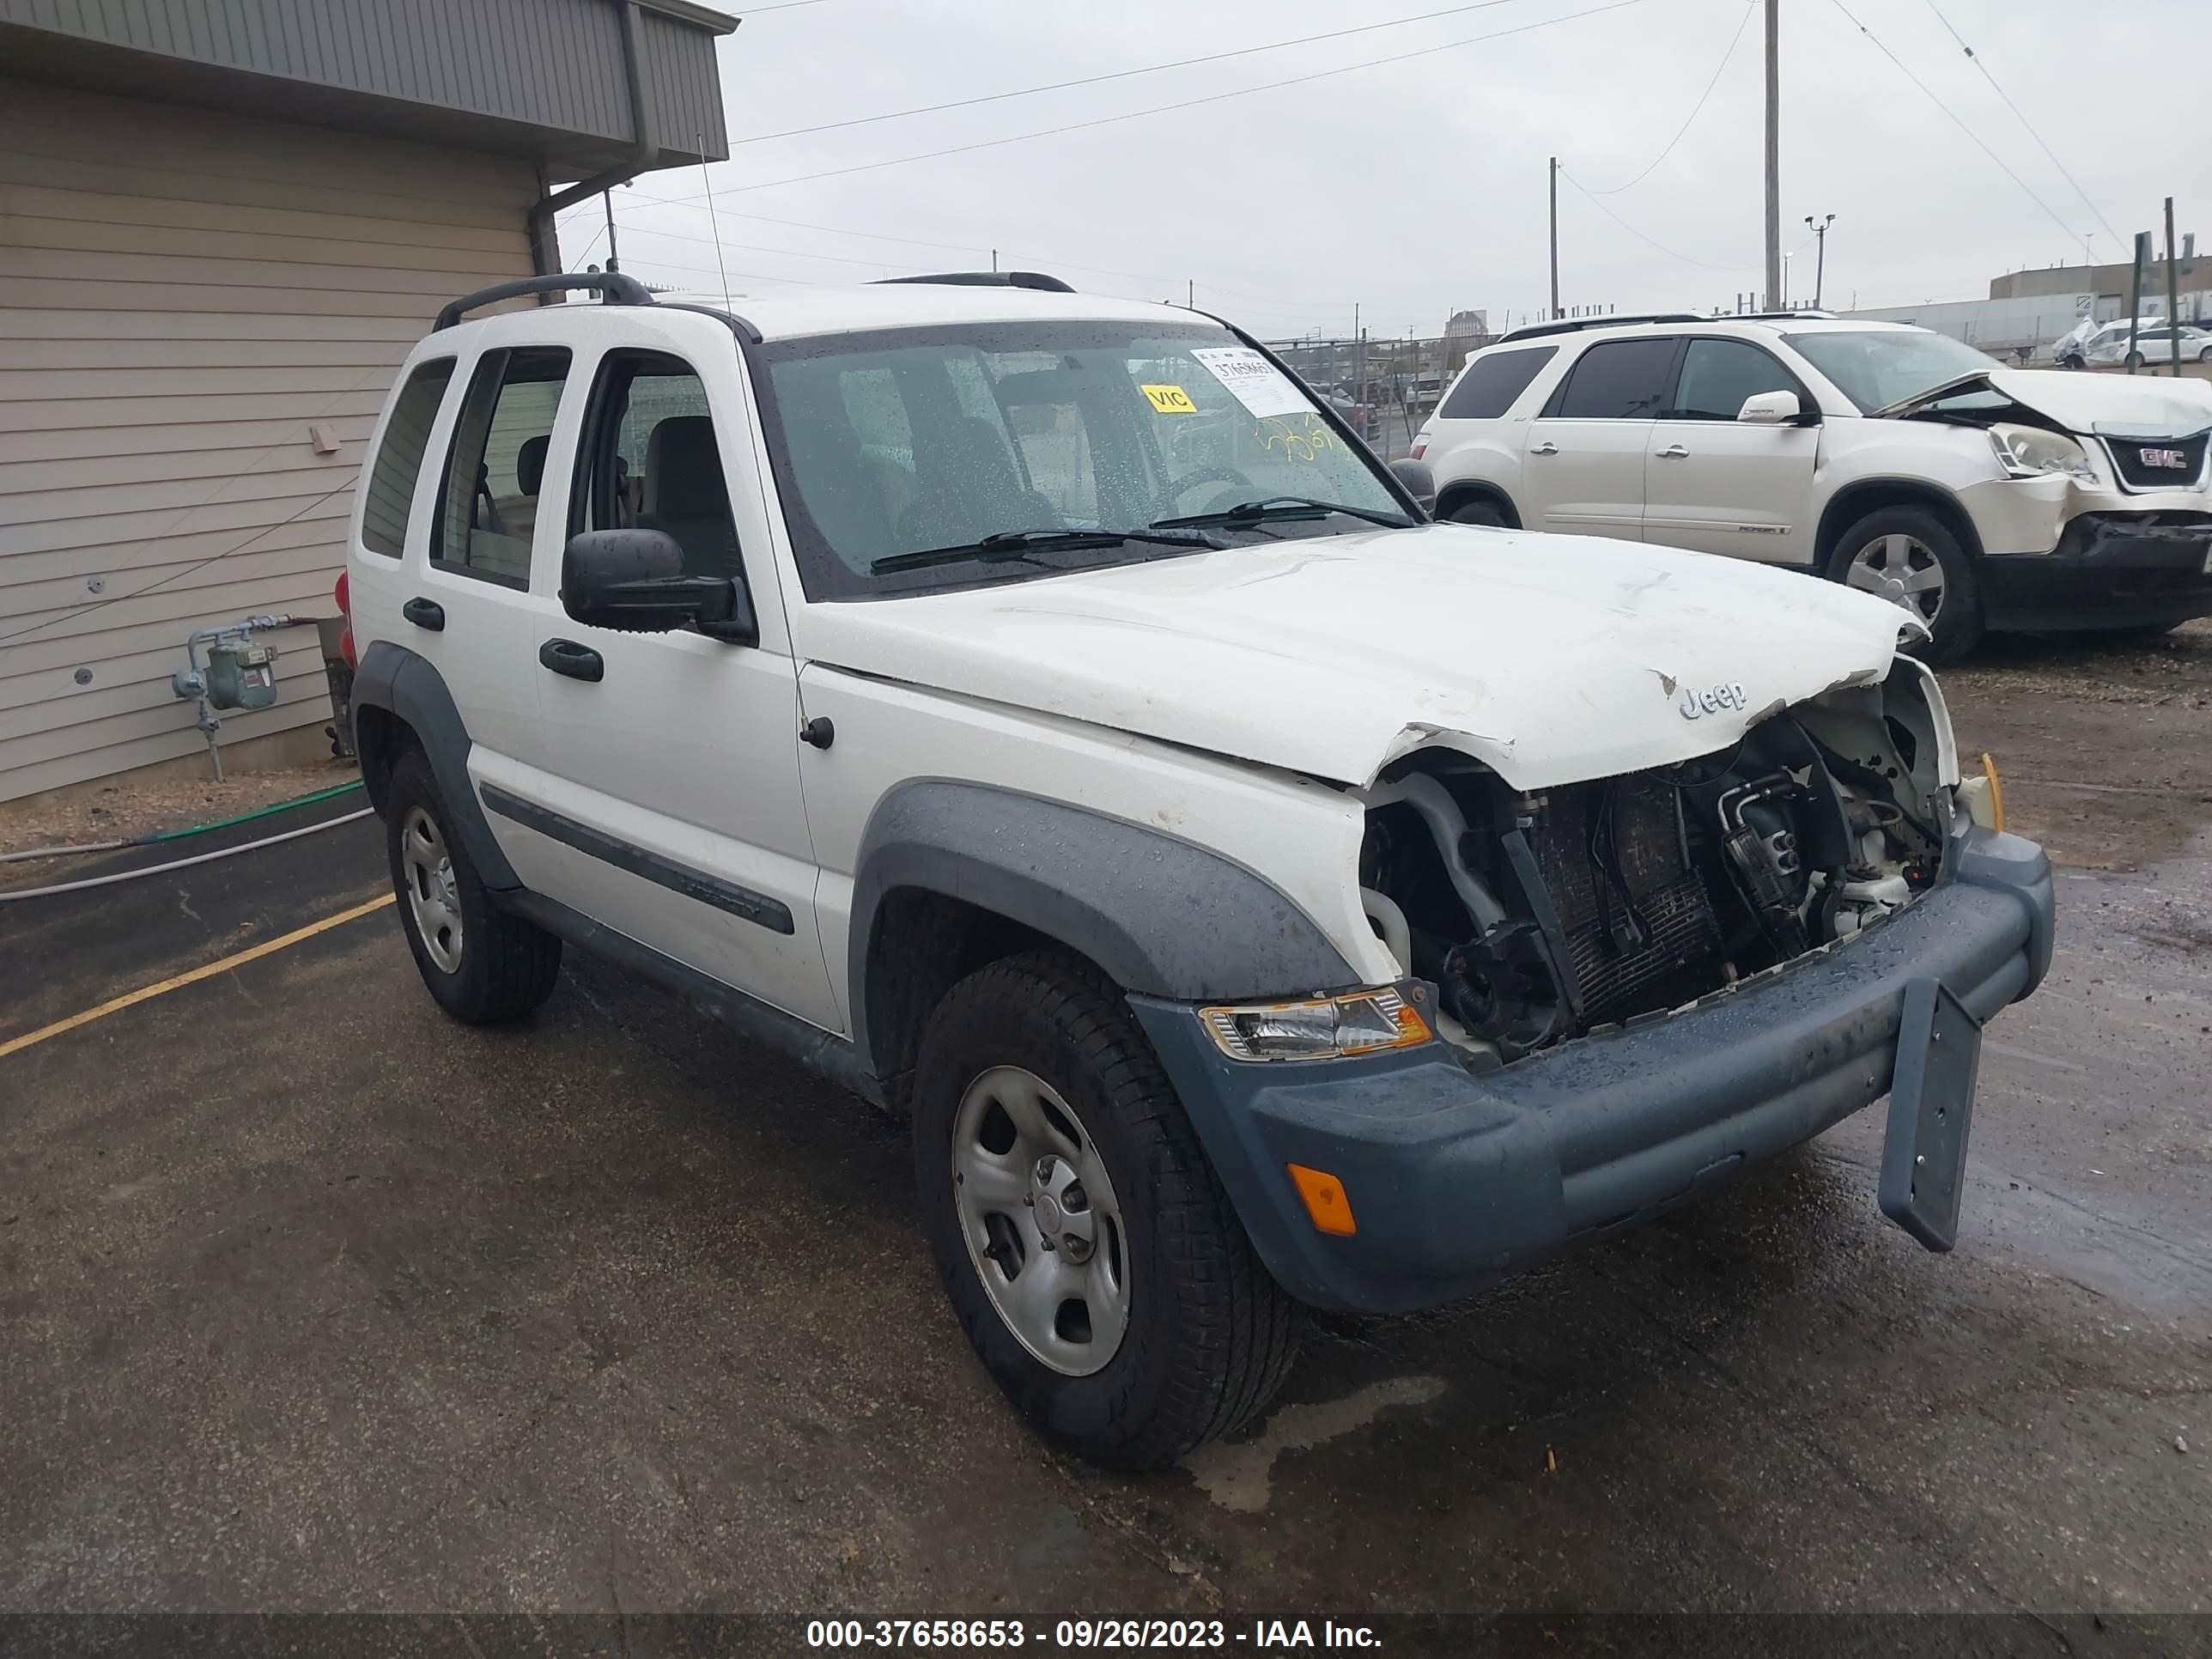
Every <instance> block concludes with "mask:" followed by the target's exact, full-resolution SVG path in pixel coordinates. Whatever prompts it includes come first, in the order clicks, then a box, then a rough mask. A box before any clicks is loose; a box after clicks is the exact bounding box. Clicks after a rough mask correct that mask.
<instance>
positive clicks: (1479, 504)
mask: <svg viewBox="0 0 2212 1659" xmlns="http://www.w3.org/2000/svg"><path fill="white" fill-rule="evenodd" d="M1444 517H1446V518H1447V519H1449V520H1451V521H1452V522H1453V523H1454V524H1484V525H1488V526H1491V527H1492V529H1495V530H1504V529H1507V528H1510V526H1508V525H1507V524H1506V522H1505V514H1504V512H1503V511H1502V510H1500V508H1499V507H1498V503H1497V502H1496V501H1491V500H1489V499H1488V498H1487V497H1485V496H1477V497H1476V498H1475V499H1474V501H1462V502H1461V503H1460V504H1459V505H1458V506H1457V507H1454V508H1452V510H1451V511H1450V512H1449V513H1445V514H1444Z"/></svg>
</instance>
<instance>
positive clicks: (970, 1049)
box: [914, 952, 1301, 1469]
mask: <svg viewBox="0 0 2212 1659" xmlns="http://www.w3.org/2000/svg"><path fill="white" fill-rule="evenodd" d="M914 1149H915V1182H916V1186H917V1187H918V1188H919V1191H920V1196H921V1215H922V1225H923V1227H924V1229H925V1231H927V1234H928V1237H929V1243H930V1249H931V1252H932V1254H933V1255H934V1256H935V1258H936V1261H937V1270H938V1274H939V1277H940V1278H941V1279H943V1281H944V1284H945V1293H946V1295H947V1296H948V1297H950V1298H951V1303H952V1306H953V1310H954V1311H955V1312H956V1313H957V1314H958V1316H959V1318H960V1323H961V1326H962V1328H963V1329H964V1330H965V1331H966V1332H967V1334H968V1339H969V1341H970V1342H972V1343H973V1344H974V1345H975V1352H976V1353H977V1354H978V1355H979V1356H980V1357H981V1359H982V1361H983V1364H984V1367H985V1369H986V1370H988V1371H989V1372H990V1373H991V1376H992V1377H993V1379H994V1381H996V1382H997V1383H998V1384H999V1386H1000V1389H1003V1390H1005V1392H1006V1397H1007V1398H1008V1399H1009V1400H1010V1401H1012V1402H1013V1404H1014V1406H1015V1407H1016V1408H1017V1409H1018V1411H1019V1412H1020V1413H1022V1415H1023V1416H1024V1417H1025V1418H1026V1419H1029V1421H1030V1424H1031V1425H1034V1426H1035V1427H1036V1430H1037V1431H1039V1432H1040V1433H1042V1435H1044V1436H1045V1437H1047V1438H1048V1439H1049V1440H1052V1441H1054V1443H1058V1444H1060V1445H1061V1446H1063V1447H1065V1448H1066V1449H1068V1450H1070V1451H1073V1452H1074V1453H1076V1454H1077V1455H1079V1456H1082V1457H1085V1458H1087V1459H1089V1460H1090V1461H1091V1462H1095V1463H1099V1464H1103V1465H1104V1466H1107V1467H1109V1468H1125V1469H1137V1468H1157V1467H1159V1466H1160V1465H1163V1464H1166V1463H1170V1462H1174V1461H1175V1460H1176V1458H1178V1457H1181V1456H1182V1455H1184V1454H1185V1453H1187V1452H1188V1451H1190V1450H1191V1449H1193V1448H1194V1447H1196V1446H1198V1445H1200V1444H1201V1443H1204V1442H1206V1441H1207V1440H1210V1439H1212V1438H1213V1437H1216V1436H1218V1435H1221V1434H1225V1433H1227V1432H1229V1431H1231V1430H1232V1429H1234V1428H1236V1427H1237V1425H1239V1424H1241V1423H1243V1422H1245V1421H1246V1420H1248V1419H1250V1418H1251V1417H1252V1416H1254V1415H1255V1413H1258V1412H1260V1411H1261V1410H1262V1409H1263V1408H1264V1407H1266V1405H1267V1401H1269V1400H1270V1399H1271V1398H1272V1397H1273V1395H1274V1392H1275V1390H1276V1389H1277V1388H1278V1387H1279V1386H1280V1384H1281V1383H1282V1380H1283V1378H1284V1377H1285V1376H1286V1375H1287V1374H1288V1372H1289V1370H1290V1367H1291V1361H1292V1360H1293V1359H1294V1358H1296V1356H1297V1338H1298V1334H1299V1328H1300V1324H1301V1320H1300V1317H1299V1313H1298V1309H1297V1304H1295V1303H1293V1302H1292V1301H1291V1299H1290V1297H1287V1296H1286V1295H1285V1294H1284V1292H1283V1291H1282V1290H1281V1289H1280V1287H1279V1286H1278V1285H1276V1284H1275V1282H1274V1280H1273V1279H1271V1278H1270V1277H1268V1274H1267V1269H1266V1268H1265V1267H1262V1266H1261V1263H1260V1261H1259V1258H1258V1257H1257V1256H1256V1255H1255V1254H1254V1252H1253V1249H1252V1246H1251V1243H1250V1241H1249V1239H1248V1238H1247V1237H1245V1234H1244V1229H1243V1225H1242V1224H1241V1223H1240V1222H1239V1221H1238V1220H1237V1214H1236V1212H1235V1210H1234V1209H1233V1208H1232V1207H1231V1205H1230V1202H1229V1199H1228V1195H1227V1194H1225V1192H1224V1191H1223V1190H1222V1188H1221V1183H1220V1181H1219V1180H1218V1177H1217V1176H1215V1175H1214V1172H1213V1169H1212V1165H1211V1164H1208V1163H1207V1162H1206V1154H1205V1152H1204V1151H1203V1150H1202V1149H1201V1148H1200V1146H1199V1144H1198V1137H1197V1134H1196V1133H1195V1132H1194V1130H1193V1129H1192V1127H1191V1126H1190V1121H1189V1120H1188V1118H1187V1117H1186V1116H1185V1115H1183V1111H1182V1106H1181V1104H1180V1103H1178V1102H1177V1101H1176V1097H1175V1091H1174V1090H1173V1089H1172V1088H1171V1087H1170V1085H1169V1083H1168V1080H1167V1078H1166V1075H1165V1074H1164V1073H1163V1072H1162V1071H1161V1070H1160V1066H1159V1061H1158V1059H1157V1058H1156V1057H1155V1056H1154V1055H1153V1054H1152V1046H1151V1044H1150V1043H1149V1042H1146V1038H1145V1036H1144V1033H1143V1031H1142V1030H1139V1027H1138V1025H1137V1023H1136V1021H1135V1018H1133V1016H1132V1015H1131V1014H1130V1012H1129V1008H1128V1005H1127V1002H1126V1001H1125V1000H1123V999H1122V998H1121V995H1120V994H1118V993H1117V992H1116V991H1115V989H1114V987H1112V986H1111V985H1109V983H1107V982H1106V981H1104V980H1103V978H1102V977H1100V976H1099V975H1098V974H1097V971H1096V970H1095V969H1091V968H1090V967H1088V966H1087V965H1085V964H1084V963H1079V962H1077V961H1075V960H1073V958H1069V957H1061V956H1059V955H1057V954H1054V953H1049V952H1039V953H1036V954H1034V955H1029V956H1023V957H1013V958H1011V959H1009V960H1007V961H1004V962H999V963H992V964H990V965H989V966H987V967H985V968H982V969H978V970H977V971H976V972H975V973H974V974H972V975H969V977H968V978H966V979H964V980H963V981H961V982H960V983H959V984H958V985H956V986H955V987H953V988H952V989H951V991H950V992H949V993H947V994H946V995H945V1000H944V1001H943V1002H941V1003H940V1004H939V1005H938V1007H937V1009H936V1012H934V1013H933V1016H932V1017H931V1019H930V1024H929V1028H928V1030H927V1032H926V1033H925V1034H924V1036H923V1039H922V1044H921V1055H920V1057H919V1060H918V1061H917V1064H916V1066H915V1089H914Z"/></svg>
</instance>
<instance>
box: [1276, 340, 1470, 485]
mask: <svg viewBox="0 0 2212 1659" xmlns="http://www.w3.org/2000/svg"><path fill="white" fill-rule="evenodd" d="M1487 343H1488V341H1487V339H1486V338H1481V337H1468V336H1464V335H1461V336H1454V337H1449V338H1448V337H1443V336H1441V335H1431V336H1430V337H1427V338H1425V339H1423V338H1398V339H1387V340H1384V339H1376V338H1375V337H1372V336H1367V337H1362V338H1358V339H1333V340H1323V339H1314V338H1310V337H1309V338H1306V339H1301V340H1270V341H1268V342H1267V349H1269V350H1270V351H1272V352H1273V353H1274V354H1275V355H1276V356H1278V357H1280V358H1281V359H1282V360H1283V361H1284V362H1285V363H1287V364H1289V365H1290V367H1291V369H1293V370H1294V371H1295V372H1296V373H1297V375H1298V378H1299V379H1301V380H1304V382H1305V383H1306V384H1307V385H1308V386H1310V387H1312V388H1313V390H1314V392H1315V393H1316V395H1317V396H1318V397H1320V398H1322V399H1323V400H1324V401H1326V402H1328V403H1329V404H1334V406H1335V409H1336V411H1337V413H1338V414H1340V415H1341V416H1344V418H1345V419H1346V421H1347V422H1350V423H1351V425H1352V429H1353V430H1355V431H1356V432H1358V434H1359V435H1360V436H1362V437H1363V438H1364V439H1366V440H1367V441H1368V443H1369V444H1370V445H1371V446H1372V447H1374V449H1375V451H1376V453H1377V454H1379V455H1381V456H1382V457H1383V459H1385V460H1395V459H1398V457H1400V456H1401V455H1404V454H1407V453H1410V452H1411V450H1412V448H1413V435H1414V434H1415V433H1417V432H1419V430H1420V429H1421V422H1423V421H1425V420H1426V419H1427V418H1428V417H1429V415H1430V414H1431V411H1432V410H1435V408H1436V406H1437V398H1441V397H1442V396H1443V389H1444V387H1445V386H1449V384H1450V383H1451V377H1452V375H1453V374H1455V373H1456V372H1457V371H1458V368H1459V366H1460V365H1461V364H1462V362H1466V360H1467V355H1468V352H1470V351H1473V350H1477V349H1480V348H1481V347H1482V346H1484V345H1486V344H1487Z"/></svg>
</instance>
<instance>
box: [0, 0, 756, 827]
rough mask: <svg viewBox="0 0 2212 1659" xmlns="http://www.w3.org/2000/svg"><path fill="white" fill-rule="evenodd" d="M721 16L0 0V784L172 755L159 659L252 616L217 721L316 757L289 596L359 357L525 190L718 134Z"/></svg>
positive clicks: (501, 253)
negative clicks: (262, 639)
mask: <svg viewBox="0 0 2212 1659" xmlns="http://www.w3.org/2000/svg"><path fill="white" fill-rule="evenodd" d="M735 27H737V25H736V21H735V20H733V19H732V18H730V17H726V16H724V15H721V14H720V13H719V12H715V11H711V10H708V9H705V8H703V7H700V6H696V5H693V4H690V3H689V0H441V3H437V4H429V3H425V0H320V3H318V4H314V5H305V4H298V3H294V0H167V3H166V4H162V5H139V4H124V5H106V6H80V5H76V4H71V3H62V0H0V801H7V800H12V799H17V798H20V797H22V796H26V795H30V794H34V793H41V792H43V791H46V790H49V789H53V788H57V787H62V786H65V785H69V784H74V783H78V782H82V781H86V780H89V779H95V778H104V777H108V776H111V775H114V774H117V773H119V772H125V771H130V770H133V769H138V768H141V767H144V766H148V765H151V764H155V763H166V762H175V761H177V760H178V759H179V757H191V759H190V760H189V762H188V763H190V764H192V765H195V766H204V765H206V764H207V761H206V758H205V756H204V752H203V750H204V743H205V742H206V741H207V738H206V737H205V736H204V733H203V731H202V729H201V727H200V726H199V724H198V723H197V722H198V720H201V719H204V711H203V710H202V709H200V708H196V706H195V703H194V702H192V701H191V700H189V699H187V698H184V697H180V696H179V695H178V694H177V692H176V691H175V690H173V686H172V684H171V679H172V676H173V674H174V673H175V672H176V671H179V670H181V669H185V668H186V667H187V665H188V659H187V655H186V641H187V638H188V637H189V636H190V635H192V634H193V633H194V632H195V631H196V630H199V629H207V628H211V627H219V626H221V625H223V624H226V623H233V622H235V621H237V620H238V619H240V618H243V617H248V616H251V615H252V614H254V613H289V614H290V615H291V616H293V617H300V618H302V619H303V620H302V621H301V623H300V625H298V626H297V627H295V628H292V629H279V630H274V631H272V632H271V633H270V634H269V635H267V636H266V642H267V643H269V644H270V645H273V646H275V647H277V651H276V656H275V659H274V660H273V663H272V664H271V665H270V670H271V674H272V678H273V679H274V683H275V695H274V696H273V697H269V698H260V697H259V696H258V691H257V700H258V701H265V702H266V703H267V706H266V707H254V706H253V703H252V702H251V701H249V702H246V704H244V705H243V707H244V708H245V710H246V712H242V713H240V714H234V715H232V716H230V717H229V718H228V719H226V720H224V721H223V722H222V729H221V732H220V736H221V739H222V742H223V743H224V744H226V745H229V744H240V743H243V744H251V745H252V750H258V751H259V752H260V754H261V755H262V756H263V757H266V758H268V759H270V761H272V762H282V761H284V760H295V759H305V758H309V757H313V755H316V754H319V753H322V752H324V744H323V739H322V737H321V733H320V731H319V727H320V726H322V725H323V723H324V722H325V720H328V719H329V718H330V715H329V705H328V701H327V696H326V693H325V675H324V666H323V656H322V651H321V649H320V648H319V646H318V644H317V641H316V637H315V633H314V629H313V626H312V625H311V619H312V618H313V617H314V616H315V615H317V614H319V613H322V612H326V611H331V609H332V606H331V583H332V581H333V580H334V579H335V578H336V576H337V572H338V569H339V568H340V566H341V565H342V563H343V550H342V543H343V534H344V526H345V522H346V518H347V514H348V513H349V511H350V509H351V506H352V484H353V478H354V474H355V471H356V468H357V467H358V466H359V465H360V460H361V447H362V444H363V442H365V441H366V440H367V438H368V432H369V428H370V426H371V424H372V423H373V422H374V419H375V417H376V411H377V408H378V405H379V404H380V402H381V400H382V398H383V394H384V391H385V388H386V386H388V385H389V384H390V382H391V379H392V368H393V366H394V365H396V364H397V363H398V362H399V361H400V360H401V358H403V357H404V356H405V355H406V352H407V349H408V347H409V346H410V344H411V343H413V342H415V341H416V340H418V339H420V338H421V337H422V333H423V331H424V329H425V328H426V327H427V326H428V321H429V319H431V318H432V317H433V316H434V315H435V313H436V312H437V310H438V308H439V307H441V305H443V304H444V303H445V302H446V301H447V300H449V299H451V298H452V297H453V295H457V294H461V293H465V292H467V291H468V290H470V289H479V288H483V287H484V286H485V285H487V284H489V283H497V282H501V281H504V280H507V279H510V278H514V277H520V276H529V275H531V274H532V272H533V270H552V269H554V268H555V267H556V262H557V259H556V253H555V252H554V242H553V231H552V210H554V209H555V208H556V207H558V206H561V205H565V204H566V202H567V200H568V199H571V198H574V197H576V196H578V195H579V194H580V193H588V192H590V191H597V190H599V189H602V188H605V186H606V185H609V184H611V183H612V182H615V181H617V180H618V179H627V178H629V177H631V176H633V175H635V174H637V173H644V172H647V171H649V170H651V169H653V168H656V167H678V166H688V165H694V164H696V163H697V162H698V161H701V160H702V159H707V160H720V159H721V158H722V157H724V156H725V155H726V154H727V143H726V132H725V128H724V125H723V118H722V105H721V93H720V82H719V79H718V77H717V75H716V71H715V62H714V48H715V42H716V40H718V39H719V38H720V36H723V35H726V34H727V33H730V32H731V31H732V29H734V28H735ZM702 152H703V155H702ZM252 750H249V751H248V754H247V755H246V756H234V760H235V759H244V758H249V757H251V754H252Z"/></svg>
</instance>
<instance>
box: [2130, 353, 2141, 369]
mask: <svg viewBox="0 0 2212 1659" xmlns="http://www.w3.org/2000/svg"><path fill="white" fill-rule="evenodd" d="M2143 362H2144V359H2143V355H2142V352H2140V351H2130V353H2128V361H2127V367H2128V368H2142V366H2143Z"/></svg>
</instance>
